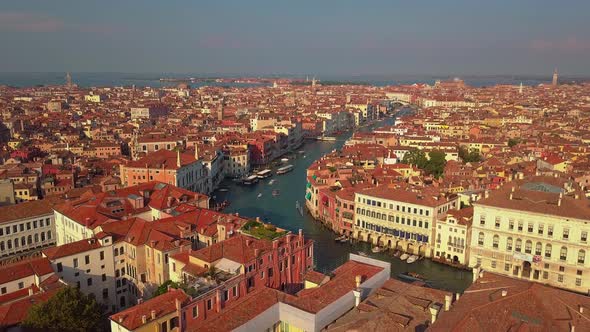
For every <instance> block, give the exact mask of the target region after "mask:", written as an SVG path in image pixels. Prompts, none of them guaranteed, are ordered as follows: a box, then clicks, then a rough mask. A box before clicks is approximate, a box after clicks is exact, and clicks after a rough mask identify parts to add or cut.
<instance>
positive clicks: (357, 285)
mask: <svg viewBox="0 0 590 332" xmlns="http://www.w3.org/2000/svg"><path fill="white" fill-rule="evenodd" d="M354 281H355V283H356V288H360V287H361V282H362V281H363V277H362V276H361V275H357V276H356V277H355V278H354Z"/></svg>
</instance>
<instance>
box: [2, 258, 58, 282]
mask: <svg viewBox="0 0 590 332" xmlns="http://www.w3.org/2000/svg"><path fill="white" fill-rule="evenodd" d="M50 273H53V268H52V267H51V263H50V262H49V260H48V259H47V258H44V257H41V258H34V259H28V260H24V261H20V262H18V263H13V264H8V265H4V266H2V267H1V268H0V285H1V284H5V283H7V282H10V281H13V280H17V279H22V278H26V277H28V276H32V275H36V276H44V275H46V274H50ZM26 286H28V285H26Z"/></svg>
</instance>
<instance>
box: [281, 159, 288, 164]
mask: <svg viewBox="0 0 590 332" xmlns="http://www.w3.org/2000/svg"><path fill="white" fill-rule="evenodd" d="M281 161H282V162H284V163H286V162H289V158H282V159H281Z"/></svg>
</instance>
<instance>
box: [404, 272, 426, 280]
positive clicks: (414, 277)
mask: <svg viewBox="0 0 590 332" xmlns="http://www.w3.org/2000/svg"><path fill="white" fill-rule="evenodd" d="M397 277H398V279H401V280H406V281H422V282H425V281H426V278H424V277H423V276H422V275H420V274H418V273H415V272H404V273H400V274H398V275H397Z"/></svg>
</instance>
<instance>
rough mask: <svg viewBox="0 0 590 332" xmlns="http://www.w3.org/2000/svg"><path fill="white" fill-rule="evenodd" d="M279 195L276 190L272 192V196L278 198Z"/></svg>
mask: <svg viewBox="0 0 590 332" xmlns="http://www.w3.org/2000/svg"><path fill="white" fill-rule="evenodd" d="M280 194H281V192H280V191H278V190H276V189H275V190H273V191H272V195H273V196H279V195H280Z"/></svg>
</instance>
